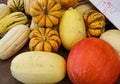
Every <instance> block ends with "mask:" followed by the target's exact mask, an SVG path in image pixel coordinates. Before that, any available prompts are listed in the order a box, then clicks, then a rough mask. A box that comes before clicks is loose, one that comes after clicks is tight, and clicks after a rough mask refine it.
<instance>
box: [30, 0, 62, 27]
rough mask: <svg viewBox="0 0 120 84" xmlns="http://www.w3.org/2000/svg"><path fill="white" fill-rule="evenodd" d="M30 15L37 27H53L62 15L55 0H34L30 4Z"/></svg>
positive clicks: (59, 5) (59, 6)
mask: <svg viewBox="0 0 120 84" xmlns="http://www.w3.org/2000/svg"><path fill="white" fill-rule="evenodd" d="M30 15H31V16H32V18H33V22H34V23H36V24H38V26H39V27H53V26H55V25H57V24H58V23H59V21H60V18H61V16H62V10H61V4H60V3H58V2H57V1H56V0H35V1H34V2H33V3H32V5H31V6H30Z"/></svg>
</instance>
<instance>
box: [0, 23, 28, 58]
mask: <svg viewBox="0 0 120 84" xmlns="http://www.w3.org/2000/svg"><path fill="white" fill-rule="evenodd" d="M29 33H30V29H29V28H28V27H27V26H26V25H17V26H15V27H14V28H12V29H11V30H10V31H8V32H7V33H6V34H5V36H4V37H3V38H2V39H1V40H0V59H2V60H6V59H8V58H10V57H11V56H13V55H14V54H15V53H17V51H19V50H20V49H21V48H22V47H23V46H24V45H25V44H26V42H27V41H28V37H29Z"/></svg>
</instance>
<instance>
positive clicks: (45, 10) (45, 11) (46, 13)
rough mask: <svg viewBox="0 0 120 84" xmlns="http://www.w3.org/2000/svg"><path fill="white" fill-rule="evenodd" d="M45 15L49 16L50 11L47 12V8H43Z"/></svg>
mask: <svg viewBox="0 0 120 84" xmlns="http://www.w3.org/2000/svg"><path fill="white" fill-rule="evenodd" d="M43 13H44V14H45V15H48V11H47V8H46V7H43Z"/></svg>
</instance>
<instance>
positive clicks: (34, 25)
mask: <svg viewBox="0 0 120 84" xmlns="http://www.w3.org/2000/svg"><path fill="white" fill-rule="evenodd" d="M38 28H39V26H38V24H35V23H34V22H33V19H32V20H31V24H30V29H31V30H34V29H38Z"/></svg>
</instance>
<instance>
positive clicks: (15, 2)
mask: <svg viewBox="0 0 120 84" xmlns="http://www.w3.org/2000/svg"><path fill="white" fill-rule="evenodd" d="M7 5H8V6H9V7H10V9H11V10H12V11H23V9H24V0H8V1H7Z"/></svg>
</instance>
